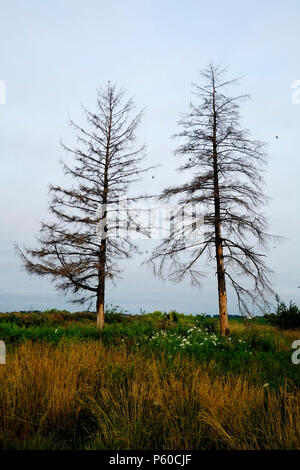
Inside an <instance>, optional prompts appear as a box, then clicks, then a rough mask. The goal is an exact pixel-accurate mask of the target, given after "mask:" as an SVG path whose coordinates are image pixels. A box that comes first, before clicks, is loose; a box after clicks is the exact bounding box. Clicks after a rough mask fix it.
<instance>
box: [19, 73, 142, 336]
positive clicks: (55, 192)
mask: <svg viewBox="0 0 300 470" xmlns="http://www.w3.org/2000/svg"><path fill="white" fill-rule="evenodd" d="M133 111H134V103H133V101H132V99H130V100H129V101H126V100H124V91H123V90H117V89H116V86H112V85H111V84H110V82H108V85H107V87H106V88H104V89H101V90H99V91H98V97H97V111H96V112H95V113H92V112H90V111H88V110H85V114H86V118H87V124H88V125H87V126H86V129H83V128H82V127H81V126H79V125H77V124H75V123H74V122H73V121H71V125H72V126H73V127H74V128H75V130H76V132H77V137H78V147H77V148H75V149H71V148H69V147H67V146H65V145H64V144H63V147H64V148H65V150H66V151H67V152H69V154H70V155H71V156H72V157H73V162H72V163H71V164H67V163H65V162H63V169H64V172H65V174H66V175H69V176H70V177H71V178H73V181H74V184H73V186H71V187H68V188H63V187H61V186H54V185H52V186H50V197H51V203H50V213H51V215H52V216H54V218H55V221H54V222H48V223H42V225H41V229H40V232H39V234H38V236H37V240H38V242H39V247H38V248H35V249H33V248H25V249H24V250H21V249H20V248H19V247H18V246H17V247H16V249H17V252H18V254H19V256H20V257H21V261H22V264H23V266H24V268H25V269H26V271H27V272H28V273H29V274H36V275H39V276H49V277H50V278H51V279H52V280H53V281H54V283H55V284H56V288H57V289H58V290H59V291H62V292H64V293H67V292H71V293H73V294H74V299H73V301H74V302H78V303H85V302H87V301H89V300H91V299H93V298H96V311H97V327H98V328H99V329H102V328H103V326H104V306H105V285H106V280H107V279H112V280H114V279H115V278H116V277H118V275H119V273H120V269H119V265H118V263H119V261H120V260H122V259H124V258H128V257H130V256H132V255H133V254H134V253H136V252H138V249H137V246H136V245H135V243H134V241H133V240H132V237H130V236H129V235H130V231H128V230H127V229H128V228H129V225H130V224H129V219H130V217H128V214H129V212H128V205H130V202H131V201H132V200H133V199H134V198H130V197H128V187H129V185H130V184H131V183H133V182H134V181H136V179H139V177H140V176H141V174H142V173H143V172H145V171H147V169H146V168H145V169H143V168H141V161H142V159H143V158H144V157H145V151H144V146H138V145H137V143H136V134H135V133H136V130H137V128H138V126H139V123H140V120H141V117H142V112H140V113H138V114H137V115H133V116H132V113H133ZM122 198H125V199H126V207H127V209H124V210H120V200H122ZM122 207H123V206H122ZM120 231H122V232H121V236H119V234H120Z"/></svg>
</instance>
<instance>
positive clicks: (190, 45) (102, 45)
mask: <svg viewBox="0 0 300 470" xmlns="http://www.w3.org/2000/svg"><path fill="white" fill-rule="evenodd" d="M299 21H300V4H299V2H298V1H297V0H287V1H286V2H281V1H276V0H265V1H264V2H261V1H257V0H254V1H249V0H248V1H245V2H240V1H233V0H228V1H226V2H224V1H220V0H217V1H215V2H214V3H213V4H211V3H209V2H204V1H199V0H186V1H185V2H174V1H171V0H160V1H158V0H152V1H150V0H148V1H147V0H143V1H137V0H128V1H121V0H118V1H111V2H104V1H102V0H97V1H96V0H95V1H94V0H86V1H85V2H81V1H77V0H59V1H58V0H52V1H51V2H43V1H41V0H40V1H37V0H36V1H33V0H28V1H26V2H22V1H16V0H12V1H10V2H7V3H4V2H2V5H1V16H0V39H1V40H0V48H1V55H0V57H1V61H0V80H3V81H5V83H6V104H0V158H1V173H0V187H1V199H0V227H1V244H0V263H1V271H0V311H10V310H20V309H21V310H26V309H29V308H34V309H44V308H54V307H57V308H61V307H65V308H69V309H71V310H74V309H76V307H74V306H72V304H69V303H67V300H68V297H67V298H65V297H62V296H58V295H57V293H56V292H55V289H54V286H53V285H52V284H51V283H50V282H49V281H48V280H46V279H39V278H35V277H29V276H28V275H27V274H26V273H24V272H23V271H21V270H20V266H19V260H18V259H17V258H16V257H15V256H14V252H13V243H14V242H15V241H16V242H18V243H19V244H20V245H23V244H29V245H33V244H34V234H35V233H36V232H37V231H38V228H39V222H40V221H41V220H43V219H45V218H47V204H48V194H47V190H48V185H49V183H57V182H60V183H63V181H64V177H63V175H62V171H61V167H60V165H59V160H60V158H62V157H64V154H63V152H62V150H61V148H60V146H59V140H60V138H63V140H64V141H67V142H72V141H74V138H73V133H72V131H71V129H70V128H69V127H68V125H67V120H68V115H69V114H70V116H71V117H72V119H73V120H75V121H79V122H83V117H82V109H81V103H82V104H84V105H85V106H86V107H88V108H91V109H93V108H94V103H95V96H96V88H97V87H99V86H101V85H103V84H105V83H106V82H107V80H111V81H112V82H116V83H117V84H118V85H119V86H123V87H125V88H126V89H127V91H128V95H134V96H135V101H136V103H137V105H138V107H140V108H142V107H145V106H146V115H145V118H144V120H143V123H142V126H141V128H140V132H139V136H140V138H141V140H142V141H144V142H145V143H146V144H147V152H148V161H149V163H151V164H156V163H161V165H162V166H161V168H160V170H159V171H157V172H156V178H155V180H154V182H153V180H152V179H151V176H150V175H149V176H148V177H147V178H146V179H145V180H144V182H143V185H142V187H143V186H145V187H147V189H149V187H150V185H152V190H153V192H157V191H159V190H160V189H161V188H163V187H164V186H165V185H166V184H168V183H169V181H170V180H171V179H172V181H181V175H179V174H177V173H176V172H175V168H176V167H177V166H178V161H177V160H176V158H175V157H174V156H173V154H172V152H173V150H174V148H175V143H174V142H173V141H171V140H170V136H171V135H172V134H174V133H175V132H176V131H177V129H178V128H177V121H178V119H179V113H180V112H184V111H186V110H187V106H188V103H189V100H190V97H191V94H190V92H191V86H190V85H191V82H195V81H198V78H199V77H198V69H199V68H200V69H201V68H203V67H204V66H205V65H206V64H207V63H208V62H209V61H211V60H213V61H214V62H215V63H219V62H222V63H223V64H224V65H229V75H228V76H229V77H230V78H233V77H236V76H241V75H242V76H243V77H244V78H243V81H242V83H241V86H240V87H239V91H241V92H246V93H250V94H251V96H252V100H251V101H249V102H248V103H246V104H245V105H244V106H243V107H242V115H243V118H244V120H243V122H244V124H245V125H246V127H248V128H249V129H250V130H251V132H252V134H253V136H254V137H256V138H259V139H261V140H263V141H265V142H267V143H268V151H269V153H270V155H271V159H270V163H269V167H268V172H267V174H266V182H267V186H266V188H265V189H266V193H267V194H268V195H269V196H270V197H271V201H270V204H269V207H268V214H269V221H270V230H271V232H272V233H275V234H280V235H283V236H286V237H287V239H286V240H285V241H284V242H283V243H282V244H281V246H279V247H278V248H274V249H273V247H272V248H271V251H270V253H269V254H268V262H269V265H270V267H271V268H272V269H273V270H274V271H275V276H274V279H273V286H274V289H275V291H276V292H278V293H279V294H280V295H281V296H282V297H283V298H284V299H285V300H286V301H289V300H290V299H293V300H294V301H295V302H296V303H298V304H300V289H297V286H298V285H300V272H299V259H300V248H299V230H300V223H299V215H298V214H299V212H300V211H299V209H300V207H299V191H300V190H299V173H300V172H299V169H300V163H299V144H298V140H299V137H298V136H299V124H300V104H293V103H292V93H293V90H292V83H293V82H294V81H295V80H300V60H299V44H300V40H299V39H300V38H299V36H300V33H299ZM276 135H278V136H279V139H276V138H275V136H276ZM124 268H126V272H125V273H124V279H123V280H122V281H121V282H118V284H117V286H116V287H112V286H110V287H109V288H108V292H107V302H108V303H115V304H119V305H121V306H123V307H124V308H127V309H128V310H129V311H130V312H132V313H135V312H138V311H139V309H140V307H141V308H144V309H146V310H154V309H166V310H168V309H170V308H176V309H177V310H179V311H184V312H192V313H197V312H207V313H212V314H213V313H217V307H218V304H217V296H216V279H215V277H214V274H212V273H211V274H209V275H208V276H207V278H206V279H204V281H203V287H202V288H201V289H197V288H192V287H190V286H189V284H188V283H184V284H182V285H180V286H178V285H176V284H175V285H174V284H171V283H169V282H164V283H162V282H161V281H160V280H158V279H155V278H154V277H153V275H152V273H151V272H150V270H148V269H147V268H146V267H140V265H139V259H135V260H133V261H130V262H129V263H128V264H126V265H124ZM229 307H230V311H231V313H236V303H235V298H234V297H233V296H232V295H231V293H230V295H229Z"/></svg>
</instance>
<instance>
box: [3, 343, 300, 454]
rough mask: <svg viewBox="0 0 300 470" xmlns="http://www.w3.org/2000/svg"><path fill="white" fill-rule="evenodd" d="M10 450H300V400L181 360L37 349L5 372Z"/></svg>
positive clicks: (28, 347)
mask: <svg viewBox="0 0 300 470" xmlns="http://www.w3.org/2000/svg"><path fill="white" fill-rule="evenodd" d="M253 373H255V371H253ZM0 447H1V448H2V449H9V448H14V449H27V448H34V449H162V450H171V449H188V450H192V449H299V448H300V391H299V389H296V388H295V389H294V390H293V391H291V390H290V389H289V390H288V389H287V388H286V387H279V388H278V389H277V390H272V389H269V387H268V386H265V387H264V386H262V384H261V383H260V384H255V383H254V381H253V380H252V381H250V380H248V379H247V378H246V377H242V376H237V375H233V374H231V373H227V374H223V375H222V374H219V373H218V372H217V370H216V367H215V362H214V361H208V362H206V363H199V362H198V361H197V360H195V359H192V358H189V357H187V356H183V355H180V354H176V355H174V356H173V357H172V360H170V358H169V357H168V355H167V354H165V353H163V352H161V353H160V354H156V355H155V354H148V355H145V354H144V352H143V351H139V350H134V351H133V350H128V348H127V346H126V345H120V346H119V347H118V348H113V347H111V346H105V345H104V344H103V342H102V343H101V342H99V341H97V342H96V341H94V342H77V343H74V344H72V343H63V342H60V343H59V344H58V345H53V344H51V343H46V342H42V343H32V342H29V341H27V342H25V343H23V344H20V345H18V346H16V347H14V349H13V350H10V351H9V352H8V357H7V364H6V365H5V366H4V365H2V366H0Z"/></svg>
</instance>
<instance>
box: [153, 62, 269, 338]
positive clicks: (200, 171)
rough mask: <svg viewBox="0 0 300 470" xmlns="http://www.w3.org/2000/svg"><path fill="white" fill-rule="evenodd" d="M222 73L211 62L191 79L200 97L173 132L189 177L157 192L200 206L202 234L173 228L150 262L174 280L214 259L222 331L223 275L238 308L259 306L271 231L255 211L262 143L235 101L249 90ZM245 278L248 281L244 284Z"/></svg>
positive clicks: (260, 200)
mask: <svg viewBox="0 0 300 470" xmlns="http://www.w3.org/2000/svg"><path fill="white" fill-rule="evenodd" d="M224 74H225V69H223V68H221V67H220V66H214V65H209V66H208V67H207V68H206V69H204V70H203V71H202V72H201V77H202V79H203V82H204V83H203V84H202V85H196V84H193V87H194V93H195V95H196V97H197V99H198V102H197V103H196V104H193V103H190V111H189V113H188V114H186V115H184V116H183V118H182V119H181V121H180V122H179V125H180V127H181V129H182V130H181V132H180V133H178V134H177V135H175V136H174V137H179V138H180V139H182V141H183V143H182V144H181V145H180V146H179V148H178V149H177V151H176V153H177V155H178V156H179V157H183V158H184V159H185V163H183V165H182V166H181V167H180V168H179V170H180V172H181V171H187V172H188V173H189V175H191V176H190V180H189V181H188V182H186V183H184V184H182V185H180V186H172V187H169V188H167V189H165V190H164V192H163V193H162V194H161V196H160V199H161V200H166V201H169V200H170V199H171V198H174V197H175V196H177V199H178V204H179V207H180V206H182V208H183V209H184V206H185V205H186V204H193V205H195V207H197V206H199V205H201V206H202V207H203V210H204V222H205V234H204V237H200V238H199V240H198V241H193V242H189V241H188V240H185V234H184V230H183V232H182V235H181V234H179V233H177V234H176V233H173V234H171V235H170V236H169V237H168V238H166V239H165V240H163V242H162V243H161V244H160V245H159V246H158V247H157V248H156V249H155V250H154V252H153V253H152V255H151V257H150V259H149V260H148V262H150V263H151V264H152V266H153V269H154V272H155V273H156V274H158V275H160V276H161V277H168V278H170V279H173V280H175V281H179V280H181V279H182V278H183V277H184V276H185V275H186V274H190V276H191V280H192V283H196V284H198V283H199V281H200V277H201V276H202V275H203V272H201V270H200V268H199V259H200V258H201V257H202V255H203V254H205V253H206V254H207V255H208V258H209V260H210V261H213V262H216V268H217V270H216V274H217V281H218V298H219V314H220V331H221V334H222V335H228V333H229V324H228V312H227V294H226V279H227V280H228V281H230V283H231V285H232V286H233V288H234V290H235V292H236V295H237V300H238V305H239V308H240V311H241V312H242V313H244V314H245V313H246V314H250V313H251V308H253V307H254V306H257V307H259V308H261V309H264V308H265V306H266V303H267V300H268V296H269V295H270V294H272V293H273V291H272V288H271V285H270V282H269V275H270V273H271V271H270V270H269V269H268V267H267V265H266V264H265V261H264V258H265V254H264V253H263V252H262V249H263V248H266V246H267V244H268V242H269V241H270V239H271V238H273V237H272V236H271V235H269V234H268V233H267V232H266V230H267V222H266V218H265V216H264V215H263V213H262V212H261V210H260V209H261V207H262V205H263V204H265V203H266V201H267V198H266V197H265V195H264V194H263V192H262V186H263V179H262V170H263V167H264V165H265V163H266V157H267V155H266V153H265V151H264V144H263V143H262V142H259V141H257V140H252V139H251V138H250V137H249V133H248V131H247V130H244V129H242V128H241V126H240V114H239V104H240V102H241V101H243V100H244V99H246V98H247V95H242V96H231V94H228V91H227V90H228V89H230V87H231V86H233V85H235V84H236V82H237V80H229V81H228V80H226V79H225V78H224ZM200 213H201V211H200ZM195 221H196V220H195ZM178 230H180V229H178ZM174 235H177V236H174ZM183 258H184V259H183ZM246 278H248V281H249V278H250V281H252V284H251V283H250V287H249V285H248V284H247V281H246ZM245 281H246V282H245ZM250 304H251V305H250Z"/></svg>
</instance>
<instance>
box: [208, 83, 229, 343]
mask: <svg viewBox="0 0 300 470" xmlns="http://www.w3.org/2000/svg"><path fill="white" fill-rule="evenodd" d="M213 112H214V121H213V138H212V143H213V171H214V203H215V245H216V261H217V275H218V294H219V315H220V333H221V335H222V336H227V335H229V322H228V312H227V295H226V282H225V269H224V256H223V244H222V234H221V211H220V190H219V168H218V150H217V112H216V106H215V87H214V83H213Z"/></svg>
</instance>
